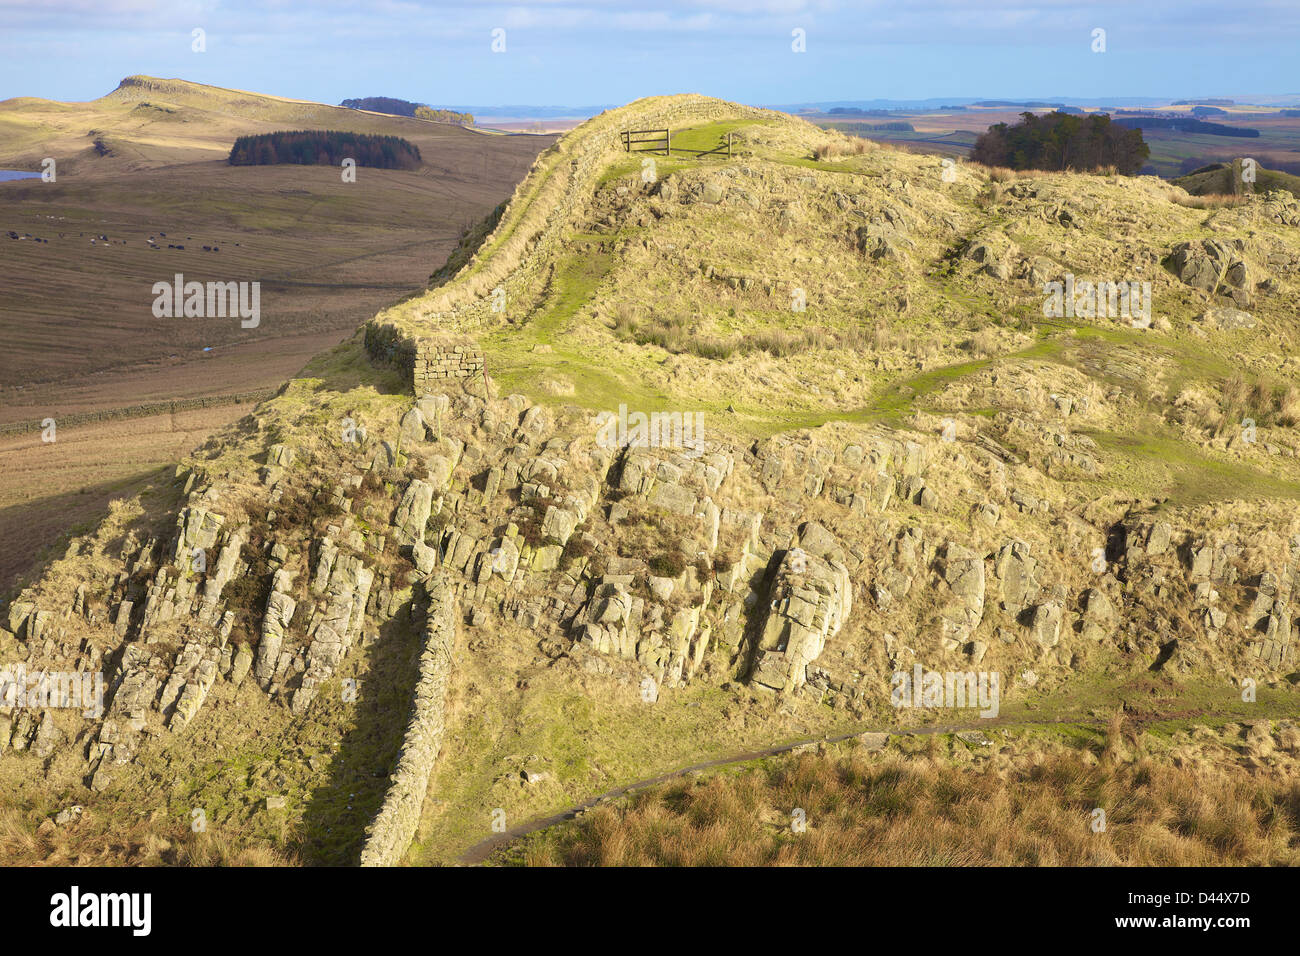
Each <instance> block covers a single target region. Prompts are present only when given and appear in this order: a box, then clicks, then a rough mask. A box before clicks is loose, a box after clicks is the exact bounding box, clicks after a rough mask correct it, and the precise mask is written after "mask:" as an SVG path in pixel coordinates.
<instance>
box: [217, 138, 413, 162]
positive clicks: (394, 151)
mask: <svg viewBox="0 0 1300 956" xmlns="http://www.w3.org/2000/svg"><path fill="white" fill-rule="evenodd" d="M345 159H351V160H354V161H355V162H356V164H357V165H358V166H371V167H374V168H376V169H416V168H418V167H419V165H420V150H419V147H417V146H415V145H414V144H413V143H410V142H407V141H406V140H404V139H402V138H401V137H400V136H378V135H374V134H371V133H348V132H344V131H342V130H332V129H306V130H292V131H282V132H276V133H260V134H258V135H255V136H241V137H239V138H238V139H237V140H235V145H234V146H232V147H231V148H230V159H229V163H230V165H231V166H271V165H275V164H279V163H290V164H295V165H299V166H337V165H339V164H340V163H342V162H343V160H345Z"/></svg>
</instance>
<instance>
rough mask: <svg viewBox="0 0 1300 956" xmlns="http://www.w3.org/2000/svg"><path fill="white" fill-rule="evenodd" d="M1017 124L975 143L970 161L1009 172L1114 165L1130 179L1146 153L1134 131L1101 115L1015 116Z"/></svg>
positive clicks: (1001, 127)
mask: <svg viewBox="0 0 1300 956" xmlns="http://www.w3.org/2000/svg"><path fill="white" fill-rule="evenodd" d="M1020 116H1021V119H1020V122H1019V123H1016V124H1015V125H1014V126H1009V125H1007V124H1006V123H998V124H996V125H995V126H990V127H989V129H988V132H986V133H984V134H983V135H981V136H980V137H979V138H978V139H977V140H975V145H974V147H973V148H972V150H971V159H973V160H975V161H976V162H978V163H983V164H985V165H986V166H1007V167H1010V168H1011V169H1046V170H1053V171H1064V170H1067V169H1073V170H1078V171H1083V172H1090V171H1093V170H1097V169H1104V168H1107V167H1110V166H1113V167H1115V169H1117V170H1118V171H1119V172H1121V173H1123V174H1124V175H1125V176H1132V175H1134V174H1135V173H1136V172H1137V171H1138V170H1139V169H1141V168H1142V166H1143V164H1145V163H1146V160H1147V157H1148V156H1149V155H1150V154H1151V148H1150V147H1149V146H1147V144H1146V143H1145V142H1144V141H1143V139H1142V131H1141V130H1140V129H1125V128H1124V127H1122V126H1120V125H1118V124H1116V123H1112V122H1111V121H1110V117H1109V116H1107V115H1105V114H1094V115H1090V116H1075V115H1069V114H1066V113H1061V112H1055V113H1047V114H1044V115H1043V116H1036V115H1035V114H1033V113H1021V114H1020Z"/></svg>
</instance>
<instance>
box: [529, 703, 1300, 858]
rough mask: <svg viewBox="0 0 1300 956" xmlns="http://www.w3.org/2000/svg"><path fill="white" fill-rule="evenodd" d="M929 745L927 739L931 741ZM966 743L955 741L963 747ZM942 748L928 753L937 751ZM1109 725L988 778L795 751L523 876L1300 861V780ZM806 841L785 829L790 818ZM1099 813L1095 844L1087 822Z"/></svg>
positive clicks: (655, 800) (683, 790)
mask: <svg viewBox="0 0 1300 956" xmlns="http://www.w3.org/2000/svg"><path fill="white" fill-rule="evenodd" d="M936 743H937V742H936ZM958 746H960V745H958ZM932 749H937V748H932ZM1140 749H1141V748H1140V746H1138V745H1137V742H1136V741H1135V740H1134V739H1133V738H1132V737H1131V736H1128V737H1127V739H1126V734H1125V732H1124V731H1123V730H1122V729H1121V728H1120V727H1119V726H1118V724H1117V725H1115V726H1113V727H1112V732H1111V735H1110V740H1109V742H1108V744H1107V746H1106V747H1105V748H1104V749H1102V751H1101V753H1100V754H1099V755H1098V754H1096V753H1092V752H1080V751H1068V752H1065V753H1057V754H1042V753H1038V754H1030V755H1027V757H1026V758H1025V759H1022V760H1020V759H1018V760H1016V761H1014V762H1008V763H1006V764H1005V765H1004V766H1003V767H1002V768H1001V769H994V767H995V766H996V762H995V761H987V762H983V765H982V766H971V765H968V766H965V767H963V766H958V765H955V764H953V763H951V762H949V761H948V760H946V759H934V758H933V757H927V756H919V757H911V758H907V757H901V756H897V755H892V754H891V755H888V756H881V757H877V758H874V759H873V758H871V757H869V756H865V755H861V754H858V755H854V756H850V757H847V758H841V759H832V758H826V757H814V756H811V755H805V756H802V757H799V758H796V759H791V760H786V761H782V762H779V763H777V764H776V765H774V766H770V767H766V768H763V769H756V770H750V771H747V772H745V773H743V774H740V775H737V776H727V775H718V776H714V777H712V778H710V779H708V780H707V781H682V782H678V783H674V784H672V785H668V786H664V787H662V788H659V789H657V790H653V791H646V792H644V793H641V794H639V795H637V796H636V797H635V798H633V799H632V801H631V803H630V805H629V806H628V807H627V808H626V809H615V808H612V807H602V808H599V809H597V810H594V811H592V812H590V813H588V814H587V815H586V816H584V817H583V818H582V819H581V820H580V821H579V822H577V823H575V824H572V825H568V826H564V827H560V828H556V829H554V830H551V831H547V832H546V833H545V834H543V835H541V836H539V837H537V838H534V839H532V840H531V841H529V842H527V843H526V844H525V845H524V847H523V851H522V855H521V856H519V857H517V858H516V859H517V861H518V862H522V863H525V864H527V865H533V866H555V865H579V866H584V865H598V866H773V865H775V866H780V865H821V866H893V865H904V866H908V865H928V866H936V865H937V866H984V865H1019V866H1088V865H1125V866H1212V865H1228V864H1236V865H1296V864H1300V783H1298V782H1297V781H1296V780H1294V779H1293V778H1281V777H1276V776H1273V777H1270V776H1264V775H1251V774H1248V773H1246V772H1244V771H1242V770H1235V771H1233V770H1225V769H1211V770H1200V771H1197V770H1192V769H1186V768H1180V767H1177V766H1175V765H1173V764H1172V763H1169V762H1165V761H1161V760H1158V759H1156V758H1152V757H1146V756H1139V757H1137V758H1136V759H1132V758H1130V757H1129V756H1128V754H1129V752H1130V751H1133V750H1138V751H1140ZM796 808H800V809H802V810H803V811H804V812H805V814H806V820H807V829H806V831H805V832H802V833H796V832H794V831H793V829H792V825H791V824H792V820H793V816H792V814H793V811H794V810H795V809H796ZM1096 808H1102V809H1104V810H1105V812H1106V827H1105V830H1104V832H1093V829H1092V826H1091V824H1092V821H1093V816H1092V815H1093V811H1094V810H1095V809H1096Z"/></svg>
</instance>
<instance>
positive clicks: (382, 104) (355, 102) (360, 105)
mask: <svg viewBox="0 0 1300 956" xmlns="http://www.w3.org/2000/svg"><path fill="white" fill-rule="evenodd" d="M339 105H340V106H346V107H347V108H348V109H350V110H370V112H372V113H387V114H389V115H390V116H414V117H416V118H417V119H426V120H434V121H436V122H439V123H459V124H460V125H461V126H473V125H474V115H473V114H472V113H457V112H456V111H455V110H438V109H434V108H433V107H431V106H429V105H428V104H427V103H412V102H411V101H410V100H399V99H397V98H396V97H393V96H362V97H359V98H358V99H352V100H344V101H343V102H342V103H340V104H339Z"/></svg>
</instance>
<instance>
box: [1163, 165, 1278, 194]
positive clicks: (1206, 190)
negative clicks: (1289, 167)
mask: <svg viewBox="0 0 1300 956" xmlns="http://www.w3.org/2000/svg"><path fill="white" fill-rule="evenodd" d="M1240 165H1241V162H1240V160H1238V161H1237V162H1235V163H1211V164H1210V165H1209V166H1202V167H1201V168H1200V169H1194V170H1192V171H1191V172H1190V173H1188V174H1187V175H1186V176H1180V177H1178V178H1177V179H1174V180H1172V182H1173V184H1174V185H1175V186H1182V187H1183V188H1184V189H1186V190H1187V191H1188V192H1189V193H1191V194H1192V195H1193V196H1232V195H1238V194H1240V193H1241V192H1243V191H1250V192H1256V193H1266V192H1268V191H1269V190H1272V189H1285V190H1286V191H1287V192H1289V193H1291V194H1292V195H1293V196H1297V197H1300V176H1293V175H1291V174H1290V173H1283V172H1279V171H1278V170H1275V169H1265V168H1264V167H1263V166H1256V167H1255V182H1254V184H1253V187H1251V186H1250V185H1249V184H1243V183H1242V181H1241V171H1240ZM1243 186H1245V187H1248V188H1245V189H1243Z"/></svg>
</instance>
